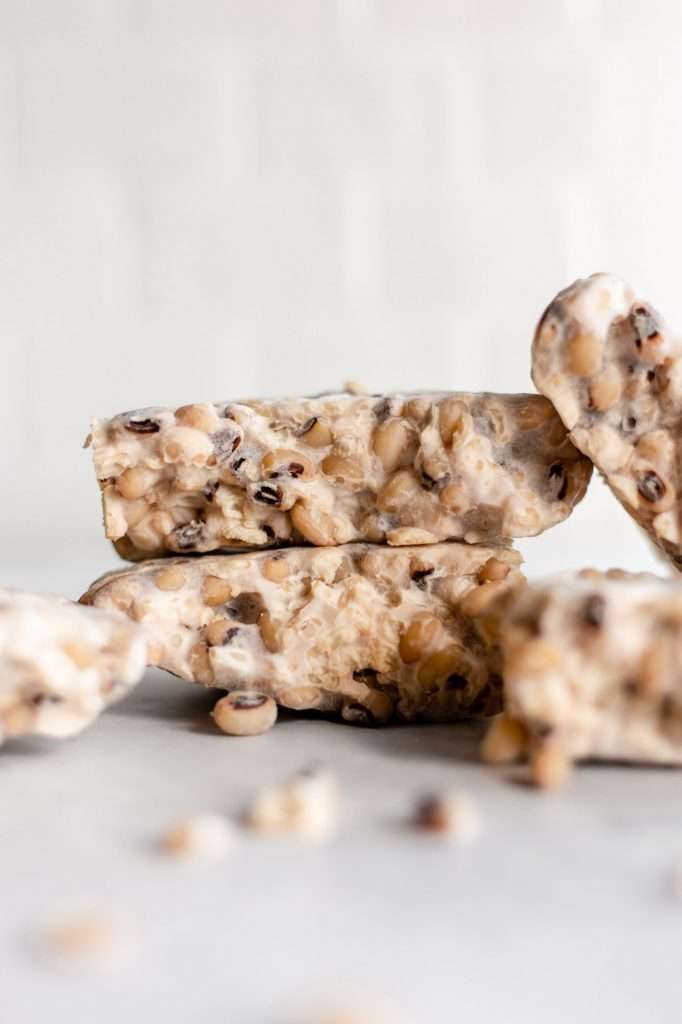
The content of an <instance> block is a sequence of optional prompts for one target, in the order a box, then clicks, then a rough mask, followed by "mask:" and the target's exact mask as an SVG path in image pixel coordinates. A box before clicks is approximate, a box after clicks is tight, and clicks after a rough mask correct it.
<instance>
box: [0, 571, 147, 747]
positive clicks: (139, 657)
mask: <svg viewBox="0 0 682 1024" xmlns="http://www.w3.org/2000/svg"><path fill="white" fill-rule="evenodd" d="M145 650H146V647H145V640H144V636H143V633H142V630H141V629H140V628H139V627H138V626H136V625H134V624H133V623H132V622H130V621H129V620H128V619H126V618H125V617H124V616H123V615H121V614H120V613H118V612H117V613H111V612H105V611H101V610H99V609H95V608H83V607H82V606H81V605H78V604H74V603H73V602H71V601H67V600H66V599H65V598H60V597H52V596H47V595H44V594H28V593H25V592H23V591H18V590H0V742H2V739H3V738H9V737H11V736H21V735H24V734H27V733H33V734H39V735H42V736H71V735H73V734H74V733H77V732H80V731H81V729H83V728H84V727H85V726H86V725H88V724H89V723H90V722H91V721H92V720H93V719H94V718H96V717H97V715H98V714H99V713H100V711H102V710H103V708H105V707H106V706H107V705H108V704H111V703H113V702H114V701H116V700H119V699H120V698H121V697H123V696H124V695H125V694H126V693H127V692H128V691H129V690H130V689H131V688H132V687H133V686H134V684H135V683H136V682H137V681H138V680H139V679H140V677H141V676H142V673H143V672H144V667H145Z"/></svg>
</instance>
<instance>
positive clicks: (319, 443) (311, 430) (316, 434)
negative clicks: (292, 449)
mask: <svg viewBox="0 0 682 1024" xmlns="http://www.w3.org/2000/svg"><path fill="white" fill-rule="evenodd" d="M304 427H305V429H304V430H303V431H302V433H301V440H302V441H305V443H306V444H308V445H310V447H311V448H326V447H327V445H330V444H331V443H332V441H333V440H334V438H333V436H332V432H331V430H330V428H329V427H328V426H327V424H326V423H325V422H324V420H321V419H318V417H317V416H313V417H312V419H310V420H308V423H306V424H304Z"/></svg>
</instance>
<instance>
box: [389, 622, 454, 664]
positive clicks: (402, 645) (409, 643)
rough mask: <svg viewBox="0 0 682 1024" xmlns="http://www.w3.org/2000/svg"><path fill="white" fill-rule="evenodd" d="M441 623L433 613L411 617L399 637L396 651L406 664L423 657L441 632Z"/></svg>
mask: <svg viewBox="0 0 682 1024" xmlns="http://www.w3.org/2000/svg"><path fill="white" fill-rule="evenodd" d="M442 629H443V627H442V624H441V622H440V620H439V619H437V618H436V617H435V616H434V615H421V616H420V617H419V618H417V619H413V621H412V622H411V623H410V625H409V626H408V627H407V629H406V630H405V632H404V633H403V634H402V636H401V637H400V641H399V644H398V652H399V654H400V657H401V658H402V660H403V661H404V662H405V664H406V665H411V664H413V663H414V662H415V661H419V659H420V658H423V657H424V656H425V655H426V654H428V652H429V651H430V650H431V648H432V647H433V645H434V643H435V641H436V640H437V638H438V637H439V636H440V635H441V633H442Z"/></svg>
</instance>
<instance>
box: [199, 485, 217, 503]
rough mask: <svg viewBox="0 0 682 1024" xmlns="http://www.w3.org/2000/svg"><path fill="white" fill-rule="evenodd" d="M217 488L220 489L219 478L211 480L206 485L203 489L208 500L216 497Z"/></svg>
mask: <svg viewBox="0 0 682 1024" xmlns="http://www.w3.org/2000/svg"><path fill="white" fill-rule="evenodd" d="M217 490H218V481H217V480H209V482H208V483H207V484H206V485H205V486H204V489H203V491H202V493H203V495H204V497H205V498H206V501H213V499H214V497H215V492H216V491H217Z"/></svg>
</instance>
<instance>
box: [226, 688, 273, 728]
mask: <svg viewBox="0 0 682 1024" xmlns="http://www.w3.org/2000/svg"><path fill="white" fill-rule="evenodd" d="M211 714H212V716H213V721H214V722H215V724H216V725H217V726H218V728H219V729H222V731H223V732H226V733H228V734H229V735H230V736H259V735H261V734H262V733H264V732H267V731H268V729H272V727H273V725H274V724H275V722H276V721H277V704H276V703H275V701H274V700H273V699H272V697H267V696H265V694H263V693H255V692H253V691H251V690H234V691H233V692H232V693H228V695H227V697H222V698H221V699H220V700H219V701H218V703H217V704H216V706H215V707H214V708H213V711H212V712H211Z"/></svg>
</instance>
